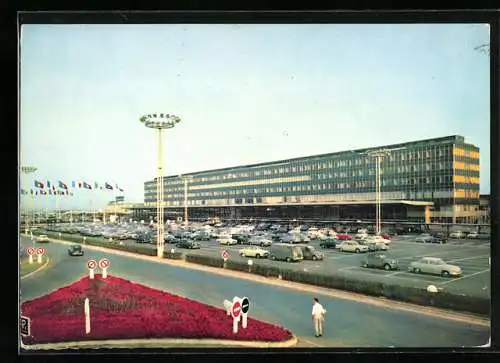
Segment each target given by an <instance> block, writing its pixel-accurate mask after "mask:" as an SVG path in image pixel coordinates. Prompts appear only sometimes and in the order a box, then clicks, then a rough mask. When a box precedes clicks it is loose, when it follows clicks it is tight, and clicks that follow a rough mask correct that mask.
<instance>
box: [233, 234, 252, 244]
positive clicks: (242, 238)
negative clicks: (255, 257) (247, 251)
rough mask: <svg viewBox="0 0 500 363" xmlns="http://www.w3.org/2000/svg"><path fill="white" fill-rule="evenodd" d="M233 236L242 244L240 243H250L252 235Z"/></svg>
mask: <svg viewBox="0 0 500 363" xmlns="http://www.w3.org/2000/svg"><path fill="white" fill-rule="evenodd" d="M231 237H232V238H233V239H235V240H236V242H238V244H240V245H246V244H249V240H250V236H248V235H246V234H233V235H231Z"/></svg>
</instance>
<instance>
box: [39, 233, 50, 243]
mask: <svg viewBox="0 0 500 363" xmlns="http://www.w3.org/2000/svg"><path fill="white" fill-rule="evenodd" d="M36 241H37V242H38V243H47V242H49V237H48V236H47V235H46V234H41V235H39V236H38V237H37V238H36Z"/></svg>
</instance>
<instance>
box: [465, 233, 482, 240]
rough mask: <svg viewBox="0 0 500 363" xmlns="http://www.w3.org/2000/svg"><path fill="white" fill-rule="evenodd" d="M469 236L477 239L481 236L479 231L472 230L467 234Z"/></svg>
mask: <svg viewBox="0 0 500 363" xmlns="http://www.w3.org/2000/svg"><path fill="white" fill-rule="evenodd" d="M467 238H472V239H476V238H479V233H477V232H471V233H469V234H468V235H467Z"/></svg>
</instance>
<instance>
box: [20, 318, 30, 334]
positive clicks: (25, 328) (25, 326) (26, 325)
mask: <svg viewBox="0 0 500 363" xmlns="http://www.w3.org/2000/svg"><path fill="white" fill-rule="evenodd" d="M19 323H20V325H21V326H20V328H21V329H20V330H21V335H23V336H25V337H29V336H30V331H31V329H30V325H31V322H30V318H27V317H26V316H21V319H20V320H19Z"/></svg>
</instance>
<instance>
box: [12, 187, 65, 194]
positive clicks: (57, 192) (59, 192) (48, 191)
mask: <svg viewBox="0 0 500 363" xmlns="http://www.w3.org/2000/svg"><path fill="white" fill-rule="evenodd" d="M28 194H31V195H69V196H73V193H72V192H70V191H69V190H52V189H48V190H44V189H39V190H33V189H30V191H29V192H28V191H27V190H26V189H22V188H21V195H28Z"/></svg>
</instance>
